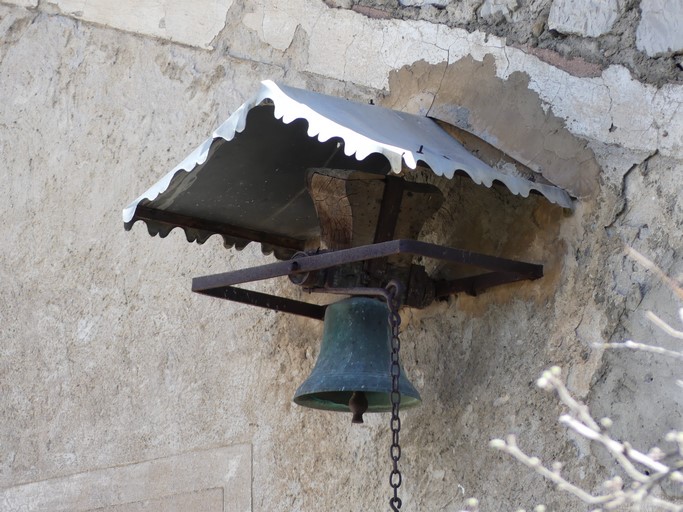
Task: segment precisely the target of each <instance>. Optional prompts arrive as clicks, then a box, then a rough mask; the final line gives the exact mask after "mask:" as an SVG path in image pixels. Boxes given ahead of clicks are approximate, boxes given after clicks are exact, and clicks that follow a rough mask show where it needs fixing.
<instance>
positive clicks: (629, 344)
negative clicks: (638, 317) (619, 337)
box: [593, 340, 683, 361]
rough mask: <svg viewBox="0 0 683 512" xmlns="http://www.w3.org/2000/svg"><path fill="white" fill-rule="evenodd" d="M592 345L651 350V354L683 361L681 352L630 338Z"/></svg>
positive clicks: (643, 350)
mask: <svg viewBox="0 0 683 512" xmlns="http://www.w3.org/2000/svg"><path fill="white" fill-rule="evenodd" d="M593 346H594V347H599V348H629V349H632V350H640V351H642V352H651V353H653V354H659V355H662V356H667V357H671V358H673V359H677V360H678V361H683V352H675V351H674V350H669V349H666V348H662V347H655V346H652V345H647V344H645V343H637V342H635V341H631V340H628V341H624V342H623V343H596V344H594V345H593Z"/></svg>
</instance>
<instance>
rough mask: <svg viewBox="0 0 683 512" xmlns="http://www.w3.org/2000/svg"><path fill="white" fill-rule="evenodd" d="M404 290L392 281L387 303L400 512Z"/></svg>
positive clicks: (394, 503)
mask: <svg viewBox="0 0 683 512" xmlns="http://www.w3.org/2000/svg"><path fill="white" fill-rule="evenodd" d="M402 291H403V290H402V286H401V283H399V282H398V281H391V282H390V283H389V284H388V285H387V305H388V306H389V326H390V327H391V449H390V451H389V454H390V455H391V461H392V470H391V474H390V475H389V485H391V487H392V489H393V490H394V495H393V496H392V497H391V498H390V499H389V506H390V507H391V510H392V511H393V512H400V509H401V505H402V502H401V498H399V497H398V488H399V487H401V481H402V479H403V477H402V476H401V472H400V471H399V469H398V461H399V459H400V458H401V445H400V444H399V434H400V433H401V418H400V417H399V415H398V412H399V408H400V406H401V391H400V389H399V379H400V377H401V365H400V362H399V351H400V350H401V339H400V338H399V330H400V327H401V316H400V315H399V312H398V309H399V307H400V305H401V295H402Z"/></svg>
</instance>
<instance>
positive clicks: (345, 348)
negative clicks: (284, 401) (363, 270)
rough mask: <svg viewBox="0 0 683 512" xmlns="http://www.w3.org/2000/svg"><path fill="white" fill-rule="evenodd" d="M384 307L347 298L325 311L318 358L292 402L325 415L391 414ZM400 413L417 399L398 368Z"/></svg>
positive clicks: (357, 417) (359, 418) (386, 312)
mask: <svg viewBox="0 0 683 512" xmlns="http://www.w3.org/2000/svg"><path fill="white" fill-rule="evenodd" d="M388 315H389V308H388V307H387V305H386V304H385V303H384V302H382V301H380V300H377V299H371V298H367V297H351V298H349V299H345V300H342V301H340V302H336V303H334V304H331V305H329V306H328V307H327V310H326V311H325V326H324V329H323V341H322V345H321V347H320V355H319V356H318V361H317V362H316V363H315V367H314V368H313V371H312V372H311V375H310V376H309V377H308V379H306V381H305V382H304V383H303V384H302V385H301V386H299V389H297V390H296V394H295V395H294V402H295V403H297V404H299V405H303V406H304V407H312V408H313V409H322V410H325V411H340V412H353V414H354V417H353V422H354V423H362V422H363V417H362V414H363V413H364V412H366V411H367V412H389V411H391V330H390V328H389V322H388V320H387V318H388ZM399 389H400V391H401V409H405V408H407V407H413V406H416V405H418V404H419V403H420V402H421V401H422V399H421V398H420V394H419V393H418V392H417V390H416V389H415V387H414V386H413V385H412V384H411V383H410V381H409V380H408V378H407V377H406V376H405V372H404V371H403V368H401V378H400V384H399Z"/></svg>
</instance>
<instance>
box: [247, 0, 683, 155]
mask: <svg viewBox="0 0 683 512" xmlns="http://www.w3.org/2000/svg"><path fill="white" fill-rule="evenodd" d="M245 19H246V21H245V23H246V24H247V26H248V27H250V28H252V29H254V30H257V33H258V36H259V37H260V38H261V40H262V41H263V42H264V43H266V44H268V45H272V46H273V47H275V48H278V49H282V48H286V47H287V46H288V45H289V44H290V43H291V38H292V37H293V33H294V24H295V23H296V24H297V26H298V27H300V28H301V29H302V30H303V31H304V32H305V33H306V34H307V35H308V37H309V41H308V48H307V50H306V52H307V56H306V58H304V59H303V62H304V68H305V69H306V70H307V71H310V72H312V73H316V74H320V75H323V76H328V77H331V78H335V79H338V80H343V81H352V82H354V83H356V84H358V85H361V86H365V87H371V88H376V89H386V88H387V87H388V85H389V83H388V77H389V74H390V72H391V71H393V70H395V69H399V68H401V67H403V66H406V65H411V64H413V63H415V62H417V61H425V62H427V63H429V64H434V65H436V64H438V63H440V62H448V63H453V62H456V61H459V60H460V59H462V58H464V57H467V56H470V57H472V58H474V59H475V60H478V61H482V60H483V59H484V57H485V56H486V55H490V56H492V57H493V59H494V60H495V63H496V76H497V77H499V78H502V79H507V78H508V77H509V76H510V75H511V74H512V73H514V72H523V73H525V74H527V75H528V76H529V88H530V89H532V90H533V91H535V92H536V93H537V94H538V95H539V97H540V98H541V100H542V101H543V102H544V103H545V104H546V105H547V106H548V107H549V108H551V109H552V112H553V114H554V115H556V116H558V117H560V118H562V119H563V120H564V121H565V122H566V125H567V128H568V129H569V130H570V131H571V132H572V133H574V134H575V135H577V136H580V137H585V138H588V139H594V140H597V141H600V142H604V143H607V144H615V145H619V146H624V147H627V148H629V149H634V150H639V151H652V150H654V149H655V148H659V150H660V151H662V152H663V154H666V155H670V156H674V157H676V158H683V135H682V134H681V132H679V131H677V132H675V133H670V131H669V130H667V129H666V128H664V126H666V125H667V124H668V121H669V120H670V119H671V113H672V112H675V111H677V110H678V109H679V108H680V105H681V103H683V86H680V85H673V84H672V85H666V86H664V87H663V88H662V91H664V92H660V93H659V94H664V95H665V96H666V100H667V101H666V102H663V101H652V99H653V96H655V94H656V93H657V91H658V88H656V87H655V86H652V85H647V84H642V83H640V82H638V81H636V80H635V79H633V78H632V77H631V74H630V72H629V71H628V70H627V69H626V68H624V67H622V66H610V67H608V68H606V69H605V70H604V71H603V72H602V74H601V75H600V76H598V77H581V76H573V75H571V74H569V73H567V72H565V71H563V70H559V69H558V68H557V67H555V66H553V65H551V64H548V63H546V62H544V61H542V60H540V59H539V58H537V57H535V56H533V55H529V54H528V53H526V52H525V51H524V50H523V49H520V48H513V47H509V46H506V45H505V41H504V40H503V39H501V38H498V37H495V36H491V35H487V34H484V33H481V32H473V33H468V32H467V31H465V30H462V29H457V28H449V27H446V26H444V25H434V24H431V23H427V22H422V21H398V20H377V19H371V18H367V17H365V16H362V15H361V14H358V13H355V12H353V11H345V10H332V9H329V8H327V7H325V6H324V5H322V4H321V3H318V2H306V1H305V0H298V1H295V2H288V1H284V0H265V1H263V2H260V3H258V4H257V5H256V6H255V8H254V10H253V11H252V12H250V13H248V14H247V15H246V16H245ZM276 20H283V21H281V22H282V23H283V25H284V26H285V27H287V30H286V34H287V36H286V37H284V36H282V35H281V34H278V35H277V36H276V37H275V36H273V35H271V34H269V33H267V32H264V30H263V29H261V28H260V27H263V26H266V25H268V24H271V25H275V23H276ZM294 20H296V21H294ZM676 123H680V121H678V120H677V121H676ZM665 131H666V132H667V133H668V134H667V135H666V136H664V132H665ZM664 139H668V140H664ZM660 140H661V141H662V144H661V146H659V145H658V143H659V141H660Z"/></svg>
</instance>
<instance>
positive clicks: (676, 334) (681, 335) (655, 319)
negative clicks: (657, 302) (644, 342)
mask: <svg viewBox="0 0 683 512" xmlns="http://www.w3.org/2000/svg"><path fill="white" fill-rule="evenodd" d="M645 317H646V318H647V319H648V320H650V322H652V323H653V324H655V325H656V326H657V327H659V328H660V329H661V330H662V331H664V332H665V333H667V334H668V335H669V336H672V337H674V338H678V339H679V340H683V331H677V330H676V329H674V328H673V327H671V326H670V325H669V324H667V323H666V322H665V321H664V320H662V319H661V318H659V317H658V316H657V315H655V314H654V313H653V312H652V311H648V312H647V313H645Z"/></svg>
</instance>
